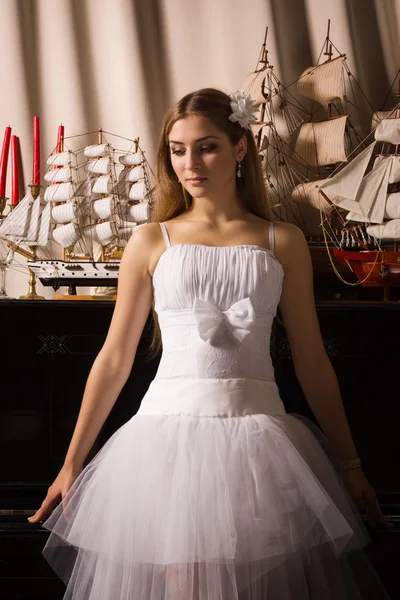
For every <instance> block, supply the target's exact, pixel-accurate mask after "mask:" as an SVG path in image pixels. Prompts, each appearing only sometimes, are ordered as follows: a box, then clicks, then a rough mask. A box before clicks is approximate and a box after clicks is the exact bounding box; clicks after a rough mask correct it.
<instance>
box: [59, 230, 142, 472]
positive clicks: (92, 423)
mask: <svg viewBox="0 0 400 600" xmlns="http://www.w3.org/2000/svg"><path fill="white" fill-rule="evenodd" d="M145 230H146V227H140V228H139V229H138V230H137V231H135V232H134V233H133V235H132V237H131V239H130V240H129V242H128V244H127V246H126V248H125V251H124V254H123V257H122V259H121V265H120V271H119V278H118V294H117V300H116V304H115V308H114V312H113V317H112V320H111V324H110V327H109V330H108V333H107V337H106V340H105V342H104V344H103V347H102V348H101V350H100V352H99V354H98V355H97V357H96V359H95V361H94V363H93V366H92V368H91V370H90V373H89V377H88V380H87V382H86V386H85V391H84V395H83V399H82V404H81V408H80V412H79V415H78V419H77V422H76V426H75V430H74V433H73V436H72V439H71V442H70V445H69V448H68V452H67V455H66V457H65V464H66V465H69V466H71V467H74V468H75V467H78V468H81V467H82V466H83V463H84V460H85V458H86V456H87V454H88V453H89V451H90V449H91V447H92V445H93V443H94V441H95V439H96V437H97V435H98V434H99V432H100V429H101V427H102V426H103V424H104V422H105V420H106V419H107V417H108V415H109V413H110V411H111V409H112V407H113V406H114V404H115V402H116V400H117V398H118V395H119V393H120V392H121V390H122V388H123V386H124V385H125V383H126V381H127V379H128V377H129V374H130V372H131V369H132V365H133V361H134V359H135V354H136V350H137V346H138V343H139V340H140V337H141V335H142V331H143V328H144V326H145V324H146V321H147V318H148V315H149V312H150V308H151V302H152V284H151V276H150V274H149V271H148V263H149V242H148V240H147V238H148V237H149V235H148V231H145Z"/></svg>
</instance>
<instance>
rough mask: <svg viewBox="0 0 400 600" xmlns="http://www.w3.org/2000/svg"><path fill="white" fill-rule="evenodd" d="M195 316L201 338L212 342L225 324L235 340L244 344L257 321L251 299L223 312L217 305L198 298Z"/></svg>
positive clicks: (240, 301)
mask: <svg viewBox="0 0 400 600" xmlns="http://www.w3.org/2000/svg"><path fill="white" fill-rule="evenodd" d="M193 315H194V318H195V320H196V325H197V330H198V332H199V336H200V337H201V338H202V339H203V340H204V341H206V340H211V339H212V338H213V337H214V334H215V333H216V331H217V330H218V328H219V327H220V325H221V324H222V323H224V325H225V327H227V328H228V329H229V330H230V331H231V333H232V334H233V335H234V336H235V338H236V339H237V340H238V341H239V342H242V341H243V340H244V338H245V337H246V336H247V335H248V334H249V333H250V330H251V328H252V326H253V323H254V320H255V312H254V307H253V303H252V301H251V300H250V298H249V297H247V298H243V299H242V300H239V301H238V302H235V304H232V306H231V307H230V308H228V309H227V310H221V309H220V308H218V306H215V304H212V303H211V302H207V300H201V299H200V298H196V300H195V301H194V304H193Z"/></svg>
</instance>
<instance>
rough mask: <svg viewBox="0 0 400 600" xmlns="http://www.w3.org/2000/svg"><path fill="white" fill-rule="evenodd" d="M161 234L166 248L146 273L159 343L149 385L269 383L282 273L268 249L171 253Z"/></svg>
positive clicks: (201, 248) (193, 247) (187, 248)
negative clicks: (241, 380)
mask: <svg viewBox="0 0 400 600" xmlns="http://www.w3.org/2000/svg"><path fill="white" fill-rule="evenodd" d="M161 226H163V223H161ZM162 229H163V233H164V237H165V239H166V244H167V248H166V250H165V251H164V253H163V254H162V255H161V257H160V259H159V262H158V264H157V266H156V269H155V271H154V274H153V289H154V300H155V310H156V312H157V315H158V319H159V324H160V328H161V335H162V343H163V353H162V357H161V361H160V365H159V369H158V371H157V374H156V379H157V378H162V379H166V378H252V379H262V380H267V381H273V379H274V375H273V368H272V363H271V358H270V347H269V346H270V335H271V326H272V322H273V319H274V317H275V315H276V310H277V306H278V303H279V299H280V295H281V290H282V282H283V268H282V266H281V264H280V263H279V261H278V260H277V259H276V258H275V256H274V254H273V252H272V250H267V249H266V248H263V247H261V246H257V245H238V246H206V245H202V244H176V245H173V246H171V245H170V244H169V238H168V237H166V236H167V234H166V230H165V228H163V227H162Z"/></svg>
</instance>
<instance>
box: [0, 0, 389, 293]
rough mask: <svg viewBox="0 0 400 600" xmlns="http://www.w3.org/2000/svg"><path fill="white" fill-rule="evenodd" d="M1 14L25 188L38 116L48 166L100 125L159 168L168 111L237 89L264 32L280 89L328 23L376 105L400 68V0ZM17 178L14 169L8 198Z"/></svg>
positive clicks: (1, 117)
mask: <svg viewBox="0 0 400 600" xmlns="http://www.w3.org/2000/svg"><path fill="white" fill-rule="evenodd" d="M0 9H1V15H0V35H1V40H2V51H1V53H0V75H1V84H2V85H1V94H0V137H2V135H3V131H4V128H5V127H6V126H7V125H11V126H12V127H13V133H14V134H16V135H18V136H19V137H20V142H21V150H22V157H23V169H24V178H25V184H28V183H29V181H30V178H31V160H32V148H31V145H32V142H31V137H32V134H31V128H32V117H33V115H34V114H39V115H40V116H41V129H42V161H43V162H44V159H45V157H46V156H47V155H49V154H50V152H51V151H52V150H53V148H54V146H55V143H56V136H57V127H58V125H59V124H60V123H61V122H62V123H63V124H64V125H65V135H66V136H72V135H77V134H79V133H83V132H87V131H93V130H96V129H97V128H99V127H102V128H104V129H105V130H106V131H110V132H114V133H118V134H121V135H126V136H128V137H136V136H140V140H141V144H142V147H143V148H144V149H145V150H146V151H147V156H148V158H149V160H150V163H152V162H153V159H154V151H155V148H156V145H157V139H158V133H159V129H160V124H161V121H162V117H163V114H164V111H165V110H166V109H167V108H168V107H169V106H170V105H171V104H172V103H174V102H175V101H176V100H178V99H179V98H180V97H181V96H182V95H184V94H185V93H187V92H189V91H192V90H194V89H197V88H200V87H205V86H215V87H218V88H220V89H223V90H224V91H231V90H236V89H237V88H238V87H239V85H240V84H241V83H242V81H243V80H244V78H245V76H246V74H247V73H248V72H249V71H251V70H252V69H254V68H255V67H256V64H257V58H258V55H259V51H260V48H261V44H262V42H263V39H264V32H265V27H266V26H268V27H269V34H268V49H269V59H270V61H271V63H272V64H273V65H274V67H275V69H276V72H277V73H278V74H279V76H280V78H281V80H282V81H283V82H284V83H285V84H289V83H291V82H292V81H294V80H295V79H296V78H297V77H298V76H299V74H300V73H301V72H302V71H303V70H304V69H305V68H306V67H308V66H310V65H311V64H312V63H313V62H315V61H316V59H317V58H318V55H319V52H320V50H321V47H322V45H323V41H324V38H325V35H326V27H327V21H328V18H330V19H331V38H332V39H333V41H334V42H335V44H336V46H337V47H338V48H339V49H340V50H341V51H342V52H344V53H346V54H347V56H348V59H349V66H350V69H351V70H352V72H353V73H354V75H355V76H356V78H357V79H358V81H359V83H360V85H361V86H362V88H363V89H364V91H365V92H366V94H367V96H368V97H369V99H370V100H371V102H372V104H373V106H374V107H376V108H379V106H380V105H381V103H382V101H383V99H384V97H385V95H386V93H387V91H388V89H389V87H390V84H391V82H392V80H393V78H394V75H395V73H396V71H397V69H398V68H399V64H400V43H399V28H400V1H399V0H330V2H326V0H246V1H243V0H201V1H199V0H0ZM42 172H43V171H42ZM10 183H11V171H10V170H9V173H8V185H7V187H8V195H9V193H10ZM17 260H18V262H19V263H23V262H24V260H23V259H21V257H18V258H17ZM27 279H28V277H27V272H25V273H23V272H21V270H20V269H11V270H10V272H9V277H8V291H9V293H10V294H12V295H14V296H16V297H18V296H19V295H21V294H22V293H26V291H27ZM38 291H39V292H40V293H41V294H43V295H44V296H46V297H51V296H52V294H53V292H52V290H51V289H47V288H43V287H42V286H41V284H40V283H39V284H38Z"/></svg>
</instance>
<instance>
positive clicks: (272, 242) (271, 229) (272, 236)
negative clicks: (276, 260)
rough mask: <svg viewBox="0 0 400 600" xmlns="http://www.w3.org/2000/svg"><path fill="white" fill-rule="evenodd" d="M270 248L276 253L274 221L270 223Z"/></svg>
mask: <svg viewBox="0 0 400 600" xmlns="http://www.w3.org/2000/svg"><path fill="white" fill-rule="evenodd" d="M268 233H269V249H270V250H271V252H272V254H273V253H274V248H275V236H274V223H271V222H270V224H269V232H268Z"/></svg>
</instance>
